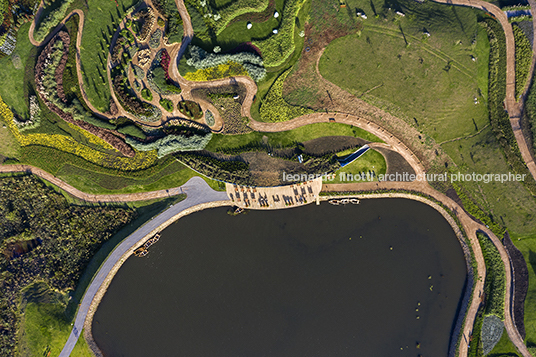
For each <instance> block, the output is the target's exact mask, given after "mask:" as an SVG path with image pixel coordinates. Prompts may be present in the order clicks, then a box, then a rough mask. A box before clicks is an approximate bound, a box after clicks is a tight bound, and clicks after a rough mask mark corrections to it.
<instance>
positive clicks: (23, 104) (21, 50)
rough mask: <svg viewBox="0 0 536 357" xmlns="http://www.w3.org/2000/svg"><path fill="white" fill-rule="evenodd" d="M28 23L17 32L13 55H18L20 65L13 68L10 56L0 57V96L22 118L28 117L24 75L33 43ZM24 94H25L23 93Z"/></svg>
mask: <svg viewBox="0 0 536 357" xmlns="http://www.w3.org/2000/svg"><path fill="white" fill-rule="evenodd" d="M29 28H30V23H29V22H28V23H26V24H24V25H23V26H22V27H21V28H20V29H19V32H18V33H17V45H16V47H15V51H14V52H13V54H14V55H18V56H19V57H20V59H21V67H20V68H15V65H14V63H13V60H12V56H5V57H3V58H0V68H2V70H1V71H0V83H2V85H1V86H0V96H1V97H2V99H3V100H4V102H6V103H7V105H9V107H10V108H11V110H12V111H13V113H14V114H15V115H19V116H21V117H24V118H28V117H29V109H28V106H29V101H28V100H29V99H28V96H27V91H25V87H24V86H25V83H24V75H25V68H26V66H27V65H28V64H27V62H28V60H29V59H30V58H29V56H30V52H31V50H32V48H33V45H32V44H31V43H30V39H29V38H28V30H29ZM25 94H26V95H25Z"/></svg>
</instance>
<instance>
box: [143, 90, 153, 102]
mask: <svg viewBox="0 0 536 357" xmlns="http://www.w3.org/2000/svg"><path fill="white" fill-rule="evenodd" d="M141 96H142V98H143V99H145V100H147V101H149V102H150V101H152V100H153V93H152V92H151V90H150V89H149V88H144V89H142V90H141Z"/></svg>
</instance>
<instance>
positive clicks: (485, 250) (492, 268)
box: [477, 233, 506, 320]
mask: <svg viewBox="0 0 536 357" xmlns="http://www.w3.org/2000/svg"><path fill="white" fill-rule="evenodd" d="M477 236H478V241H479V242H480V247H481V248H482V254H483V255H484V260H485V262H486V281H485V288H484V293H485V294H486V307H485V309H484V314H485V315H495V316H497V317H499V318H500V319H501V320H504V294H505V286H506V275H505V272H504V264H503V261H502V259H501V256H500V254H499V251H498V250H497V248H496V247H495V246H494V245H493V242H492V241H491V240H490V239H489V238H488V237H487V236H486V235H484V234H481V233H478V234H477Z"/></svg>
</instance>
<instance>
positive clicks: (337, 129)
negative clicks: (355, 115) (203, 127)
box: [205, 123, 382, 151]
mask: <svg viewBox="0 0 536 357" xmlns="http://www.w3.org/2000/svg"><path fill="white" fill-rule="evenodd" d="M336 135H343V136H353V137H358V138H362V139H365V140H368V141H372V142H382V141H381V140H380V139H379V138H378V137H376V136H375V135H373V134H371V133H369V132H367V131H365V130H363V129H360V128H355V127H352V126H350V125H346V124H340V123H316V124H311V125H305V126H302V127H299V128H296V129H292V130H289V131H282V132H278V133H260V132H253V133H249V134H241V135H222V134H214V135H212V140H210V142H209V143H208V145H207V147H206V148H205V150H209V151H218V150H221V149H230V148H236V147H240V146H245V145H248V144H251V143H255V142H258V141H260V140H262V137H263V136H266V137H268V143H269V144H270V145H272V146H274V147H278V146H280V145H281V146H289V145H293V144H294V143H295V142H304V141H308V140H312V139H316V138H320V137H323V136H336Z"/></svg>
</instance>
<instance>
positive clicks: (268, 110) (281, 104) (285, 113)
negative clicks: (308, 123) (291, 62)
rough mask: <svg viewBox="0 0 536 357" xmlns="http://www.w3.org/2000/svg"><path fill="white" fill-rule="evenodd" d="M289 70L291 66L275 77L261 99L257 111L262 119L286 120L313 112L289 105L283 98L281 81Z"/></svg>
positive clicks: (282, 81) (266, 120)
mask: <svg viewBox="0 0 536 357" xmlns="http://www.w3.org/2000/svg"><path fill="white" fill-rule="evenodd" d="M290 71H291V68H289V69H288V70H286V71H285V72H283V73H282V74H281V75H280V76H279V78H277V80H276V81H275V82H274V84H272V87H271V88H270V91H269V92H268V94H266V97H264V99H263V100H262V104H261V107H260V109H259V112H260V115H261V118H262V120H263V121H265V122H279V121H287V120H291V119H294V118H297V117H300V116H302V115H305V114H309V113H312V112H313V110H311V109H307V108H303V107H295V106H291V105H289V104H288V103H287V102H285V99H283V83H284V82H285V79H286V78H287V76H288V75H289V73H290Z"/></svg>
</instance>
